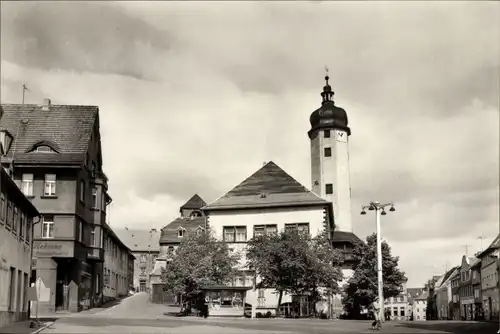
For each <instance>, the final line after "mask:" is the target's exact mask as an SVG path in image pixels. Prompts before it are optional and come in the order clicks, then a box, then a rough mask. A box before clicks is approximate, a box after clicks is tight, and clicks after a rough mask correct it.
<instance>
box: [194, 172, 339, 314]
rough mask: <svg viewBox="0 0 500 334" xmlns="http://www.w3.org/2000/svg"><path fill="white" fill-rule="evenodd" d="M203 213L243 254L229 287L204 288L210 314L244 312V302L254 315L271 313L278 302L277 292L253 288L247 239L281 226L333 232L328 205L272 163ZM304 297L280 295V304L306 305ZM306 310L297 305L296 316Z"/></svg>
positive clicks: (216, 232)
mask: <svg viewBox="0 0 500 334" xmlns="http://www.w3.org/2000/svg"><path fill="white" fill-rule="evenodd" d="M203 212H204V213H205V214H206V217H207V219H206V224H207V228H209V229H210V231H211V232H212V233H214V235H215V236H216V237H217V238H218V239H219V240H222V241H224V242H226V243H228V245H229V247H230V248H231V249H233V250H234V251H236V252H239V253H240V254H242V255H243V256H242V258H241V259H240V263H239V265H238V268H237V269H238V270H239V273H240V275H239V276H238V277H236V278H235V280H234V281H233V283H232V284H231V285H226V286H221V287H211V288H210V289H208V295H209V298H210V300H211V305H212V310H211V311H210V312H211V314H214V315H218V314H220V315H230V314H232V315H238V314H241V315H242V314H243V305H246V307H251V308H252V316H258V313H261V314H266V313H267V312H270V313H274V312H275V309H276V307H277V306H278V305H277V302H278V295H277V293H276V291H275V290H273V289H257V290H255V289H253V286H254V275H255V273H254V271H252V270H250V268H248V267H247V265H246V259H245V257H244V253H245V252H244V251H245V249H246V244H247V242H248V240H250V239H252V238H253V237H254V236H257V235H261V234H266V233H276V232H278V231H283V230H285V229H290V230H298V231H302V232H304V233H309V234H310V235H311V236H315V235H317V234H318V233H321V232H323V231H325V229H326V230H327V231H328V233H331V232H332V231H333V212H332V206H331V203H330V202H327V201H325V200H324V199H322V198H321V197H319V196H318V195H316V194H314V193H313V192H311V191H309V190H307V189H306V188H305V187H304V186H302V185H301V184H300V183H298V182H297V181H296V180H295V179H293V178H292V177H291V176H290V175H288V174H287V173H286V172H285V171H283V170H282V169H281V168H280V167H278V166H277V165H276V164H275V163H274V162H269V163H266V164H265V165H264V166H263V167H262V168H261V169H259V170H258V171H257V172H255V173H254V174H253V175H251V176H250V177H249V178H247V179H246V180H244V181H243V182H242V183H240V184H239V185H237V186H236V187H234V188H233V189H232V190H231V191H229V192H228V193H226V194H225V195H224V196H222V197H220V198H219V199H217V200H216V201H215V202H212V203H210V204H208V205H207V206H205V207H204V208H203ZM258 281H259V278H257V282H258ZM305 298H307V297H304V296H296V298H295V296H290V295H284V296H283V299H282V305H280V307H281V306H284V305H287V304H288V305H289V304H294V305H298V304H300V305H307V302H306V301H305V300H304V299H305ZM298 299H301V300H302V301H299V300H298ZM234 301H237V302H234ZM292 308H293V309H295V306H292ZM286 310H287V309H285V312H286ZM310 311H312V310H309V311H308V310H306V309H302V308H301V309H298V310H297V311H296V315H298V316H300V315H306V313H308V312H310ZM325 313H327V314H328V311H327V312H325Z"/></svg>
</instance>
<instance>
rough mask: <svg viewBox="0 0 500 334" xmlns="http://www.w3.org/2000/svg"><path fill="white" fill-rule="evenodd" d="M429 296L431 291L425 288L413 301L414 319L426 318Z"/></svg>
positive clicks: (423, 319)
mask: <svg viewBox="0 0 500 334" xmlns="http://www.w3.org/2000/svg"><path fill="white" fill-rule="evenodd" d="M427 297H429V293H428V292H427V291H425V290H423V291H422V292H421V293H419V294H418V295H417V296H416V297H415V298H414V299H413V303H412V314H413V321H425V320H426V313H427Z"/></svg>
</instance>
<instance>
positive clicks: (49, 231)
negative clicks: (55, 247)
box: [42, 216, 54, 238]
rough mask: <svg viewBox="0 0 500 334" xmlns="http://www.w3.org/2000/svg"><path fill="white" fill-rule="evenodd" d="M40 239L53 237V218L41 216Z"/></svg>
mask: <svg viewBox="0 0 500 334" xmlns="http://www.w3.org/2000/svg"><path fill="white" fill-rule="evenodd" d="M42 219H43V222H42V238H53V237H54V216H43V218H42Z"/></svg>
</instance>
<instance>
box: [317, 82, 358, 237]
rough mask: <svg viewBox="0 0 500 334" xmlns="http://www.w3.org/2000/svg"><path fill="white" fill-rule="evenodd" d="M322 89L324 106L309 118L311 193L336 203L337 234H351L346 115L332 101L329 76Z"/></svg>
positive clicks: (349, 133)
mask: <svg viewBox="0 0 500 334" xmlns="http://www.w3.org/2000/svg"><path fill="white" fill-rule="evenodd" d="M325 80H326V84H325V86H324V87H323V92H322V93H321V97H322V98H323V101H322V103H321V107H319V108H318V109H316V110H315V111H314V112H313V113H312V114H311V117H310V119H309V121H310V123H311V130H309V132H308V135H309V139H310V140H311V178H312V180H311V181H312V191H313V192H314V193H316V194H317V195H319V196H321V197H322V198H324V199H326V200H327V201H330V202H332V203H333V212H334V222H335V231H341V232H348V233H349V234H352V221H351V180H350V170H349V136H350V135H351V129H350V128H349V127H348V119H347V113H346V111H345V110H344V109H342V108H339V107H337V106H336V105H335V103H334V101H333V95H334V92H333V91H332V87H330V85H329V83H328V80H329V77H328V75H327V76H326V77H325Z"/></svg>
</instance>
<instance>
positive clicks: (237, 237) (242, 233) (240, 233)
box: [224, 226, 247, 242]
mask: <svg viewBox="0 0 500 334" xmlns="http://www.w3.org/2000/svg"><path fill="white" fill-rule="evenodd" d="M246 240H247V227H246V226H224V241H225V242H243V241H246Z"/></svg>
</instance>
